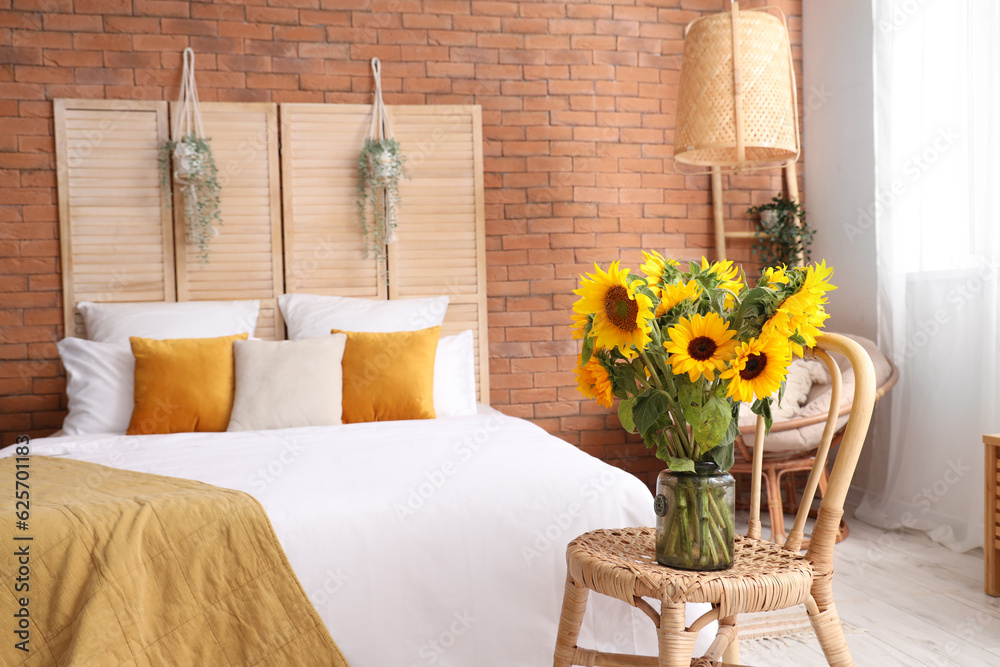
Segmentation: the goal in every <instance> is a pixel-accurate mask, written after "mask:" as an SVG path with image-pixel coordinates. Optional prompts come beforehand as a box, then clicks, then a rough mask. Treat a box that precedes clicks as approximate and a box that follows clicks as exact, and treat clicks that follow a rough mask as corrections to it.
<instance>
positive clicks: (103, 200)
mask: <svg viewBox="0 0 1000 667" xmlns="http://www.w3.org/2000/svg"><path fill="white" fill-rule="evenodd" d="M54 112H55V131H56V156H57V161H56V178H57V184H58V192H59V242H60V245H61V255H62V275H63V305H64V309H63V312H64V322H65V325H66V332H67V335H71V334H73V333H74V332H76V333H78V334H82V333H83V332H82V325H81V324H80V323H79V322H77V318H76V304H77V302H79V301H102V302H109V301H110V302H113V301H173V300H174V299H175V298H176V292H175V288H174V245H173V230H172V222H171V214H170V209H169V206H168V205H167V203H166V202H165V201H164V200H163V199H162V197H161V196H160V186H159V179H160V176H159V171H158V169H157V164H156V156H157V150H158V149H159V146H160V144H162V143H163V142H164V141H166V139H167V133H168V130H167V103H166V102H139V101H129V100H56V101H55V107H54Z"/></svg>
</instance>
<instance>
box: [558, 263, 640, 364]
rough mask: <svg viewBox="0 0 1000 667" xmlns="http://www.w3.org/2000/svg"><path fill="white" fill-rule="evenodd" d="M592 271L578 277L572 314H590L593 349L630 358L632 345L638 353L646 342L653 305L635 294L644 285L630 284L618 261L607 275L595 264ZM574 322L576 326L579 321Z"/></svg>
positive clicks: (636, 282)
mask: <svg viewBox="0 0 1000 667" xmlns="http://www.w3.org/2000/svg"><path fill="white" fill-rule="evenodd" d="M594 269H595V273H593V274H587V278H583V277H581V279H580V280H581V284H580V288H579V289H577V290H574V291H573V293H574V294H577V295H579V296H580V299H579V300H577V302H576V303H574V304H573V311H574V312H575V313H577V314H578V315H581V316H587V315H591V314H593V316H594V324H593V326H592V327H591V329H590V334H591V336H593V337H594V346H595V347H596V348H598V349H605V350H610V349H612V348H614V347H617V348H618V349H619V351H620V352H621V353H622V354H623V355H624V356H625V357H627V358H632V357H634V356H635V355H636V353H635V351H634V350H633V349H632V346H635V348H637V349H640V350H641V349H642V348H644V347H645V346H646V344H647V343H649V340H650V337H649V334H650V332H651V331H652V329H653V327H652V325H651V324H650V323H649V321H650V319H652V317H653V302H652V300H651V299H650V298H649V297H648V296H646V295H645V294H642V293H641V292H639V291H638V288H640V287H643V286H644V285H645V284H644V283H643V281H642V280H633V281H632V282H629V279H628V273H629V272H628V269H619V268H618V262H613V263H612V264H611V266H610V267H609V268H608V271H607V273H605V272H604V271H602V270H601V268H600V267H599V266H597V265H596V264H595V265H594ZM574 319H576V321H577V324H576V326H577V327H579V322H581V321H582V318H574ZM584 326H586V324H584Z"/></svg>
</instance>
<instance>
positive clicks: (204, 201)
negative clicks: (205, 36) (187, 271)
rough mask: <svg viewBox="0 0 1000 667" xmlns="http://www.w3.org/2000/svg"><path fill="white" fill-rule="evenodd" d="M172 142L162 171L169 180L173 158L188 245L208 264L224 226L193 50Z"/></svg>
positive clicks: (183, 75) (163, 157)
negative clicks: (211, 248) (212, 246)
mask: <svg viewBox="0 0 1000 667" xmlns="http://www.w3.org/2000/svg"><path fill="white" fill-rule="evenodd" d="M171 140H172V141H171V142H168V143H167V144H166V146H165V148H166V147H167V146H169V148H170V149H172V150H168V151H161V156H160V159H161V162H163V163H164V164H163V166H162V168H164V170H165V171H166V172H167V173H166V174H165V175H164V177H165V178H166V179H168V180H169V173H170V172H169V163H170V158H171V157H173V177H174V180H175V181H177V183H178V184H179V185H180V190H181V195H182V197H183V199H184V214H185V217H186V219H187V238H188V243H190V244H191V245H195V246H197V247H198V250H199V255H200V256H201V259H202V261H207V260H208V246H209V242H210V241H211V240H212V239H213V238H214V237H216V236H218V233H219V232H218V229H217V227H216V225H220V224H222V217H221V215H220V212H219V193H220V186H219V181H218V169H217V168H216V166H215V159H214V158H213V157H212V150H211V147H210V146H209V145H208V137H206V136H205V125H204V123H203V122H202V119H201V105H200V104H199V103H198V87H197V85H195V81H194V51H193V50H192V49H191V48H186V49H184V68H183V70H182V72H181V93H180V100H178V103H177V113H176V115H175V116H174V119H173V126H172V127H171ZM171 154H172V155H171Z"/></svg>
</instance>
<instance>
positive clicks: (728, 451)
mask: <svg viewBox="0 0 1000 667" xmlns="http://www.w3.org/2000/svg"><path fill="white" fill-rule="evenodd" d="M708 457H709V458H710V459H712V460H713V461H715V465H717V466H719V470H723V471H726V472H728V471H729V469H730V468H732V467H733V463H735V461H736V453H735V452H734V451H733V443H729V444H728V445H719V446H718V447H715V448H713V449H711V450H709V451H708Z"/></svg>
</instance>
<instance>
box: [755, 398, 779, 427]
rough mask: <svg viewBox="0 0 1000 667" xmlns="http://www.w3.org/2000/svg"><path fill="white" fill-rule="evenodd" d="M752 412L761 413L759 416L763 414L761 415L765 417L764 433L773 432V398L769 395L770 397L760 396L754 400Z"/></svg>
mask: <svg viewBox="0 0 1000 667" xmlns="http://www.w3.org/2000/svg"><path fill="white" fill-rule="evenodd" d="M750 412H752V413H754V414H755V415H759V416H761V417H763V418H764V433H765V434H766V433H770V432H771V424H773V423H774V420H773V419H772V417H771V399H770V397H768V398H758V399H757V400H756V401H754V402H753V405H751V406H750Z"/></svg>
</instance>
